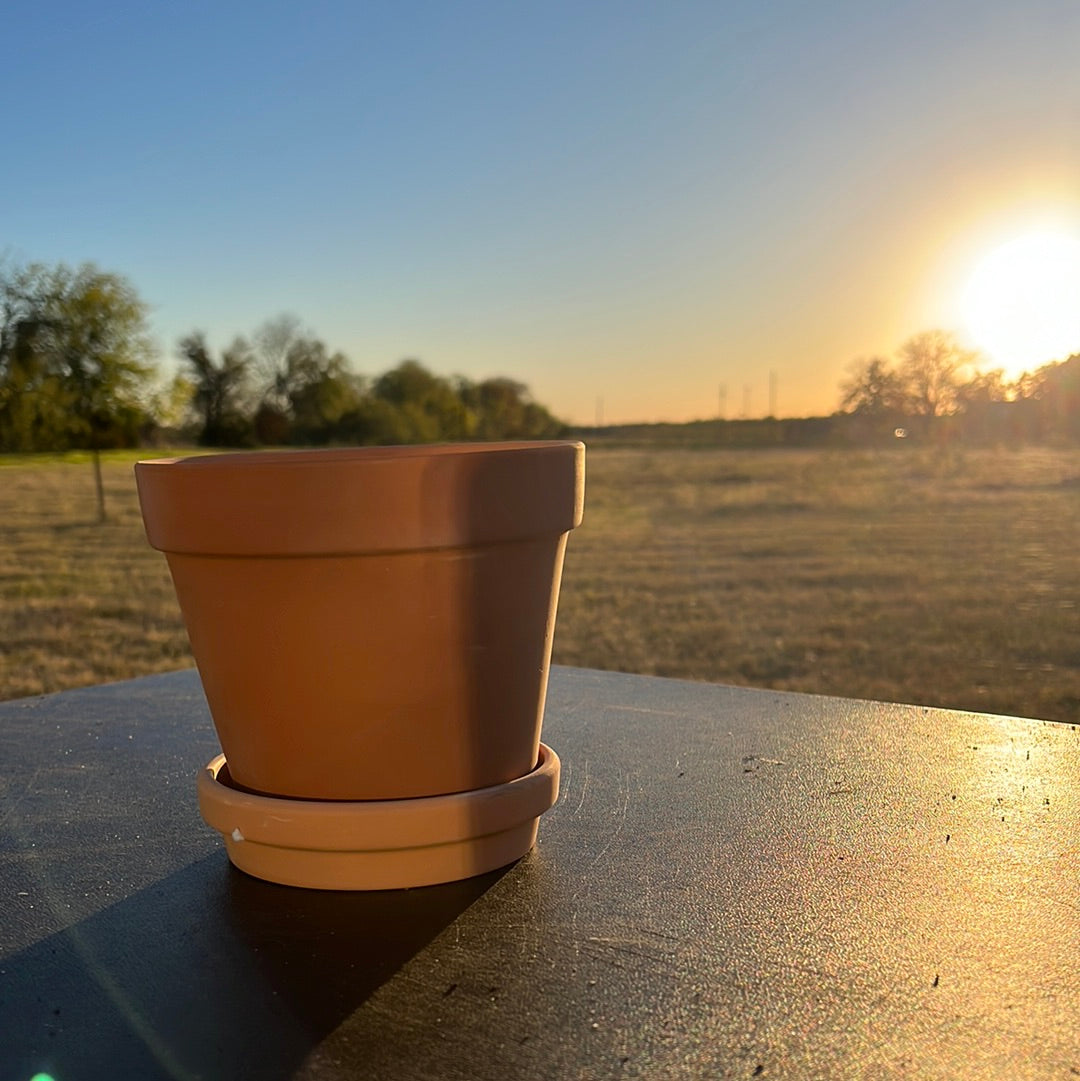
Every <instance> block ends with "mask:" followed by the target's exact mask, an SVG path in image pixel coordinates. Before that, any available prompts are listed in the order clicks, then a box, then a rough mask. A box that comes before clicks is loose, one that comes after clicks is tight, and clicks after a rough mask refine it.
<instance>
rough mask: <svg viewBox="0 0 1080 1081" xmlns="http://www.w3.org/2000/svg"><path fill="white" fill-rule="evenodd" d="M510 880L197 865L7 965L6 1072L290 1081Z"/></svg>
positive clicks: (0, 1024)
mask: <svg viewBox="0 0 1080 1081" xmlns="http://www.w3.org/2000/svg"><path fill="white" fill-rule="evenodd" d="M503 873H504V872H503V871H496V872H492V873H490V874H487V875H483V876H481V877H479V878H474V879H470V880H468V881H465V882H456V883H449V884H447V885H445V886H432V887H427V888H424V889H416V890H405V891H386V892H374V893H337V892H324V891H314V890H297V889H289V888H287V887H282V886H274V885H271V884H269V883H266V882H261V881H259V880H258V879H254V878H250V877H248V876H247V875H244V874H242V873H241V872H239V871H235V870H233V869H232V868H231V867H229V866H228V864H227V863H226V862H225V860H224V858H223V857H222V856H221V855H220V854H215V855H214V856H212V857H207V858H206V859H203V860H199V861H197V862H196V863H193V864H191V865H190V866H188V867H186V868H184V869H183V870H182V871H178V872H176V873H175V874H172V875H170V876H168V877H167V878H165V879H162V880H161V881H160V882H158V883H156V884H155V885H154V886H152V887H149V888H147V889H145V890H143V891H141V892H140V893H138V894H136V895H134V896H133V897H131V898H129V899H127V900H125V901H122V902H120V903H118V904H116V905H114V906H112V907H111V908H108V909H106V910H104V911H103V912H100V913H98V914H97V915H95V916H91V917H89V918H88V919H86V920H83V921H82V922H80V923H77V924H75V925H73V926H72V927H69V928H67V929H65V930H63V931H60V932H57V933H55V934H53V935H51V936H49V937H48V938H46V939H44V940H42V941H40V942H38V943H36V944H35V945H33V946H31V947H28V948H27V949H25V950H23V951H21V952H20V953H18V954H15V955H13V956H11V957H9V958H5V959H2V960H0V1062H2V1063H3V1068H4V1077H5V1078H12V1079H19V1081H24V1079H25V1081H29V1078H31V1077H33V1076H35V1075H36V1074H41V1073H44V1074H48V1075H49V1076H51V1077H53V1078H56V1079H57V1081H68V1079H73V1078H79V1079H84V1078H88V1079H96V1078H102V1079H104V1078H108V1079H110V1081H113V1079H115V1078H118V1077H138V1078H140V1081H146V1079H152V1078H183V1079H188V1078H196V1077H241V1076H243V1077H258V1078H261V1079H267V1081H275V1079H278V1078H287V1077H291V1076H293V1074H294V1073H295V1071H296V1069H297V1067H298V1066H299V1065H300V1064H301V1063H302V1062H303V1060H304V1059H305V1058H306V1057H307V1056H308V1054H309V1053H310V1052H311V1051H312V1050H313V1049H314V1048H315V1047H316V1046H318V1044H319V1043H320V1042H321V1041H322V1040H323V1039H324V1038H325V1037H326V1036H327V1035H329V1034H330V1033H331V1032H332V1031H333V1030H334V1029H335V1028H337V1027H338V1025H340V1024H341V1022H342V1021H344V1020H345V1018H347V1017H348V1016H349V1015H350V1014H351V1013H352V1012H353V1011H354V1010H356V1009H357V1007H359V1006H360V1005H361V1004H362V1003H363V1002H364V1001H365V1000H366V999H367V998H369V997H370V996H371V995H372V994H373V993H374V992H375V991H376V990H377V989H378V988H379V987H380V986H381V985H382V984H384V983H385V982H386V981H387V980H389V979H390V978H391V977H392V976H393V975H394V973H395V972H397V971H398V970H399V969H400V968H401V967H402V966H404V965H405V964H406V963H407V962H408V961H409V959H410V958H412V957H413V956H414V955H415V954H417V953H418V952H419V951H420V950H422V949H423V948H424V947H425V946H426V945H427V944H428V943H429V942H431V941H432V940H433V939H434V938H435V937H436V936H437V935H438V934H439V933H440V932H441V931H443V930H444V929H445V928H446V927H448V926H449V925H450V924H452V923H453V921H454V920H455V919H456V918H457V917H458V916H459V915H460V914H461V913H462V912H464V911H465V909H467V908H468V907H469V905H471V904H472V903H473V902H474V901H476V900H477V899H478V898H479V897H481V896H482V895H483V894H484V893H485V892H486V891H487V890H488V889H489V888H490V887H491V886H492V885H494V883H495V882H496V881H498V879H499V878H500V877H501V875H502V874H503Z"/></svg>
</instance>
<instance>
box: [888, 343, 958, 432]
mask: <svg viewBox="0 0 1080 1081" xmlns="http://www.w3.org/2000/svg"><path fill="white" fill-rule="evenodd" d="M899 356H900V366H899V369H898V371H897V375H898V377H899V379H900V383H901V386H902V388H903V397H904V402H905V404H906V406H907V409H908V411H909V412H911V413H912V414H914V415H915V416H920V417H938V416H942V415H943V414H946V413H952V412H955V411H956V408H957V406H958V404H959V390H960V387H961V386H962V385H963V383H964V382H965V377H966V376H967V374H968V373H970V372H973V371H974V368H975V364H976V361H977V359H978V354H977V353H975V352H973V351H971V350H968V349H962V348H961V347H960V345H958V344H957V341H956V339H955V337H953V335H952V334H950V333H948V331H944V330H925V331H923V332H922V333H921V334H915V335H913V336H912V337H910V338H908V340H907V341H906V342H904V344H903V345H902V346H900V352H899Z"/></svg>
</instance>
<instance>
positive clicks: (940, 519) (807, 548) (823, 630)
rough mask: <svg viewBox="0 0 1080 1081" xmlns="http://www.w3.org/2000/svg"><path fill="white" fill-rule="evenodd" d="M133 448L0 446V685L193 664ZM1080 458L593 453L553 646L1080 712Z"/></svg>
mask: <svg viewBox="0 0 1080 1081" xmlns="http://www.w3.org/2000/svg"><path fill="white" fill-rule="evenodd" d="M134 457H135V455H134V454H129V455H117V456H110V457H108V458H107V460H106V462H105V466H104V472H105V484H106V494H107V502H108V511H109V519H108V521H107V522H106V523H105V524H103V525H98V524H97V523H96V522H95V521H94V517H95V513H96V508H95V503H94V484H93V477H92V473H91V469H90V466H89V464H88V463H86V462H80V461H73V460H72V459H71V458H70V457H69V458H49V457H33V458H0V698H14V697H19V696H22V695H31V694H39V693H43V692H49V691H55V690H61V689H64V688H67V687H73V686H78V685H80V684H85V683H97V682H103V681H106V680H114V679H122V678H126V677H128V676H133V675H140V674H144V673H149V672H158V671H164V670H169V669H174V668H180V667H185V666H187V665H189V664H190V663H191V660H190V654H189V652H188V647H187V641H186V638H185V636H184V632H183V628H182V625H181V622H180V617H179V613H178V610H177V607H176V602H175V599H174V597H173V593H172V586H171V584H170V581H169V576H168V572H167V570H166V567H165V562H164V559H163V558H162V557H161V556H160V555H159V554H158V553H156V552H154V551H152V550H151V549H150V548H149V547H148V546H147V545H146V542H145V540H144V538H143V534H142V525H141V521H140V518H139V512H138V504H137V500H136V497H135V489H134V482H133V479H132V472H131V462H132V460H134ZM1077 537H1080V452H1078V451H1076V450H1052V449H1042V448H1039V449H1033V448H1029V449H1024V450H1008V451H1006V450H1001V451H990V450H988V451H965V452H960V451H952V452H940V451H931V450H928V449H925V448H917V447H909V446H905V445H898V446H897V447H896V448H895V449H890V450H888V451H874V452H859V451H802V450H786V451H785V450H770V451H722V450H664V449H601V450H594V451H592V452H591V453H590V455H589V460H588V481H587V495H586V519H585V523H584V525H582V527H581V528H580V529H579V530H578V531H576V532H575V533H574V534H573V536H572V537H571V540H570V547H569V550H568V555H567V562H566V569H565V573H564V580H563V593H562V600H561V603H560V609H559V625H558V631H557V634H556V643H555V661H556V662H557V663H562V664H572V665H582V666H587V667H595V668H608V669H618V670H622V671H635V672H648V673H655V674H659V675H668V676H680V677H686V678H691V679H703V680H712V681H716V682H726V683H738V684H744V685H749V686H756V687H776V688H783V689H788V690H799V691H809V692H813V693H823V694H837V695H844V696H851V697H867V698H879V699H886V700H895V701H905V702H917V703H922V704H928V705H944V706H952V707H956V708H961V709H976V710H986V711H990V712H998V713H1013V714H1020V715H1025V716H1035V717H1044V718H1049V719H1055V720H1067V721H1073V722H1076V721H1080V607H1078V602H1080V585H1078V583H1080V548H1078V545H1077Z"/></svg>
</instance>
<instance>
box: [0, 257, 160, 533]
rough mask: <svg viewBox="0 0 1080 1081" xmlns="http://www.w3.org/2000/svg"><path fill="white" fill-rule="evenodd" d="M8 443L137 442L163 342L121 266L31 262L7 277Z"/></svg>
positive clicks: (2, 338) (1, 366) (3, 391)
mask: <svg viewBox="0 0 1080 1081" xmlns="http://www.w3.org/2000/svg"><path fill="white" fill-rule="evenodd" d="M0 296H2V302H0V303H2V310H0V319H2V323H0V447H3V448H4V449H10V450H62V449H66V448H68V447H85V448H86V449H89V450H90V451H91V452H92V460H93V465H94V479H95V484H96V489H97V504H98V518H99V520H103V519H104V517H105V495H104V488H103V485H102V480H101V459H100V451H101V450H102V449H104V448H105V447H109V446H121V445H133V444H134V443H135V442H136V441H137V439H138V431H139V428H140V426H141V423H142V419H143V410H142V406H141V397H142V393H143V390H144V388H145V386H146V385H147V383H148V381H149V379H150V376H151V374H152V367H151V363H150V362H151V360H152V358H153V355H154V347H153V344H152V342H151V339H150V336H149V333H148V331H147V323H146V305H145V304H144V303H143V301H142V300H141V299H140V298H139V296H138V294H137V293H136V291H135V289H134V287H133V286H132V285H131V284H130V283H129V282H128V281H127V280H126V279H125V278H123V277H122V276H120V275H119V274H112V273H108V272H106V271H102V270H99V269H98V268H97V267H95V266H94V265H93V264H91V263H86V264H84V265H82V266H81V267H79V268H78V269H77V270H72V269H71V268H69V267H67V266H65V265H64V264H62V263H61V264H59V265H57V266H56V267H51V268H50V267H46V266H44V265H42V264H31V265H30V266H28V267H25V268H23V269H20V270H16V271H14V272H13V273H11V274H5V275H3V277H2V280H0Z"/></svg>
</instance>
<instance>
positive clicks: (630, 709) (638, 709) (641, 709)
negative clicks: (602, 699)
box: [607, 706, 688, 717]
mask: <svg viewBox="0 0 1080 1081" xmlns="http://www.w3.org/2000/svg"><path fill="white" fill-rule="evenodd" d="M607 709H614V710H619V711H620V712H621V713H652V714H655V715H656V716H657V717H686V716H688V714H687V713H686V711H685V710H681V709H651V708H650V707H648V706H608V707H607Z"/></svg>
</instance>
